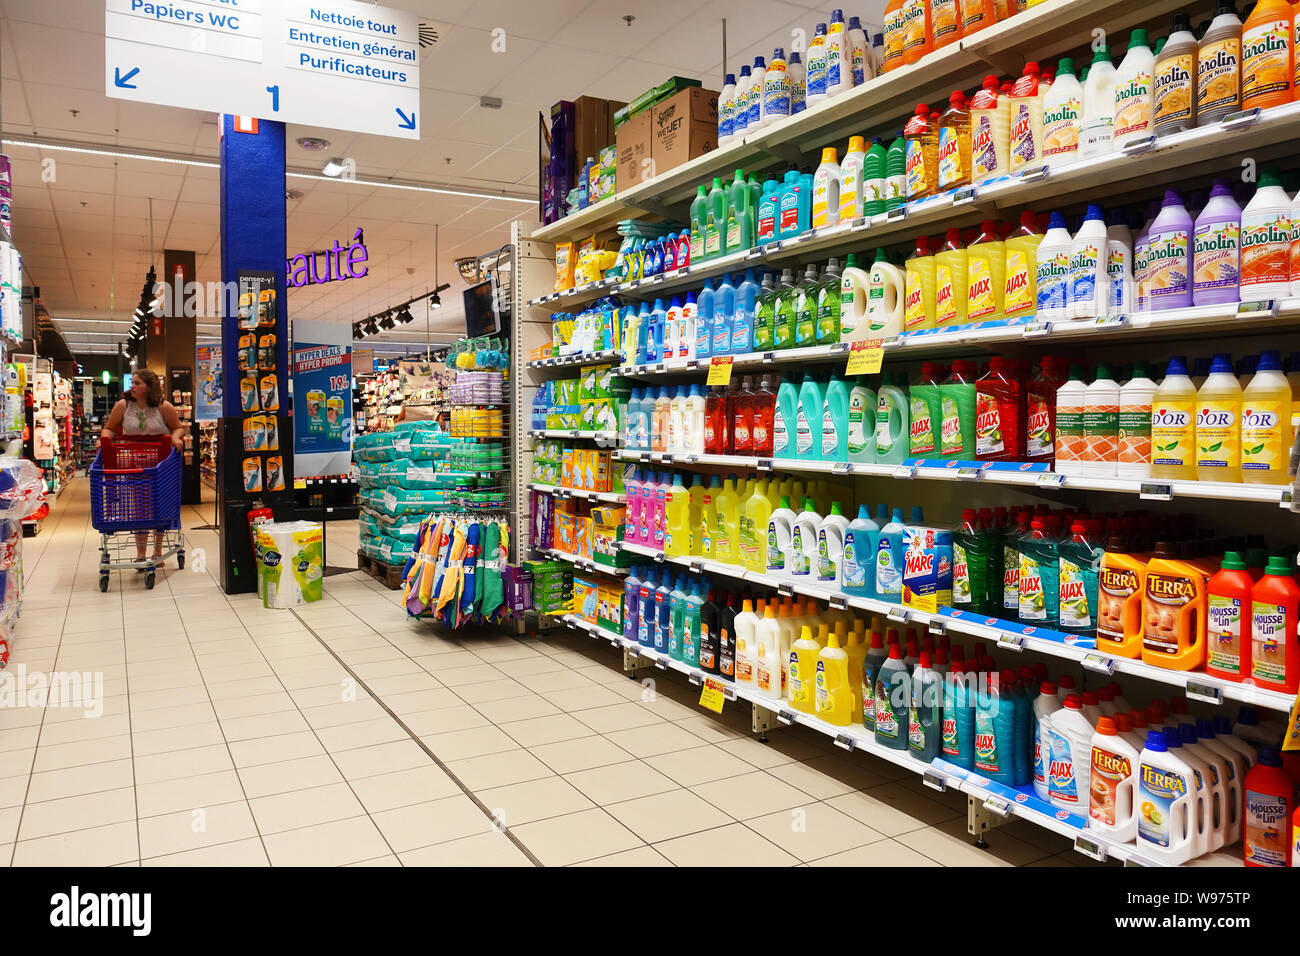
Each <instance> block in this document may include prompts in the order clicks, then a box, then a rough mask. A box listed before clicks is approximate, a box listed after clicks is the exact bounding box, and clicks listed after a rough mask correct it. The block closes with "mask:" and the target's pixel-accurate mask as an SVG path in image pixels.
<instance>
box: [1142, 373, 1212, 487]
mask: <svg viewBox="0 0 1300 956" xmlns="http://www.w3.org/2000/svg"><path fill="white" fill-rule="evenodd" d="M1207 382H1208V379H1207ZM1196 405H1197V391H1196V386H1195V385H1193V384H1192V380H1191V378H1190V377H1189V376H1188V374H1187V359H1186V357H1184V356H1181V355H1175V356H1173V357H1171V358H1170V359H1169V365H1168V367H1167V368H1166V369H1165V378H1164V381H1162V382H1161V383H1160V386H1159V387H1158V388H1157V389H1156V390H1155V392H1154V393H1153V394H1152V396H1151V477H1152V478H1161V479H1194V478H1195V477H1196Z"/></svg>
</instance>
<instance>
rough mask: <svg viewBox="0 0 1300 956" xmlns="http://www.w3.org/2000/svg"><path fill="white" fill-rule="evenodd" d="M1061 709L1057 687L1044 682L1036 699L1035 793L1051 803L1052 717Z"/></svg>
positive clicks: (1039, 797)
mask: <svg viewBox="0 0 1300 956" xmlns="http://www.w3.org/2000/svg"><path fill="white" fill-rule="evenodd" d="M1060 709H1061V698H1060V695H1059V694H1058V693H1057V690H1056V685H1055V684H1053V683H1052V682H1051V681H1044V682H1043V683H1042V684H1041V685H1040V686H1039V688H1038V696H1037V697H1036V698H1034V770H1033V777H1034V793H1036V794H1038V799H1039V800H1043V801H1045V802H1049V803H1050V802H1051V797H1050V794H1049V790H1048V785H1047V772H1048V768H1049V766H1050V764H1051V762H1052V744H1051V731H1052V717H1053V715H1055V714H1056V712H1057V711H1059V710H1060Z"/></svg>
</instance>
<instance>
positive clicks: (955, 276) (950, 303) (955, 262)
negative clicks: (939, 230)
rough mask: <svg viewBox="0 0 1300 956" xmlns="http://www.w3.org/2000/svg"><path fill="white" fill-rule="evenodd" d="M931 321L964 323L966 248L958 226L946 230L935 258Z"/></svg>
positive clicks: (947, 324)
mask: <svg viewBox="0 0 1300 956" xmlns="http://www.w3.org/2000/svg"><path fill="white" fill-rule="evenodd" d="M934 286H935V292H934V324H935V326H936V327H937V328H945V327H947V326H953V325H964V324H965V323H966V306H967V302H966V296H967V287H966V247H965V245H964V244H963V243H962V241H961V230H960V229H949V230H948V234H947V236H946V237H945V239H944V244H943V247H942V248H941V249H940V250H939V252H938V254H936V255H935V257H934Z"/></svg>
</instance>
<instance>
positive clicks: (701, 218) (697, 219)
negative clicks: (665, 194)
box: [624, 74, 731, 341]
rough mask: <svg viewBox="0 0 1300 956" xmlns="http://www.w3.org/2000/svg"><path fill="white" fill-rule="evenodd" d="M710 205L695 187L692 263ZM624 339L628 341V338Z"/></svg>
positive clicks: (700, 254)
mask: <svg viewBox="0 0 1300 956" xmlns="http://www.w3.org/2000/svg"><path fill="white" fill-rule="evenodd" d="M727 79H728V80H729V81H730V80H731V75H730V74H728V76H727ZM708 207H709V200H708V196H706V195H705V192H704V185H703V184H700V185H699V186H696V187H695V198H694V199H693V200H691V209H690V219H691V240H690V258H691V262H692V263H695V262H703V261H704V237H705V232H706V228H707V225H708ZM624 341H626V338H625V339H624Z"/></svg>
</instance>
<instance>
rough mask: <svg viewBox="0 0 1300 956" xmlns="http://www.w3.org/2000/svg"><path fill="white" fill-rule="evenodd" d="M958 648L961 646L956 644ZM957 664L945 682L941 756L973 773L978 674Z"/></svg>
mask: <svg viewBox="0 0 1300 956" xmlns="http://www.w3.org/2000/svg"><path fill="white" fill-rule="evenodd" d="M956 646H957V647H958V648H960V647H961V645H960V644H959V645H956ZM960 663H961V662H960V661H954V662H953V665H952V671H951V673H949V674H948V675H947V676H946V677H945V679H944V707H943V718H942V722H941V724H940V734H939V754H940V756H942V757H943V759H944V760H946V761H948V762H949V763H951V764H955V765H956V766H958V767H963V768H965V769H967V770H970V769H971V768H972V767H974V765H975V700H976V696H977V692H976V689H975V674H974V672H973V670H972V671H971V672H966V671H964V670H963V669H962V668H961V667H960V666H959V665H960Z"/></svg>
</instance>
